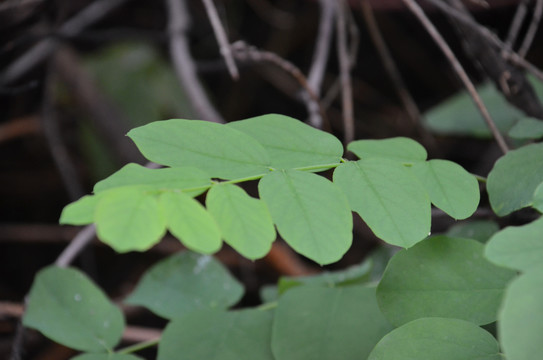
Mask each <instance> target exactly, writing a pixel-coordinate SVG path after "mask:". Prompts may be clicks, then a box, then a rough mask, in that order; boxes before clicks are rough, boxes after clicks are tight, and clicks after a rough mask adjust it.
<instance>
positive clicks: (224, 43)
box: [202, 0, 239, 80]
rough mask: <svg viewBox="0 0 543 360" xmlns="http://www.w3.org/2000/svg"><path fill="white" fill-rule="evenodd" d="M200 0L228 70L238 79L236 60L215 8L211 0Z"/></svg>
mask: <svg viewBox="0 0 543 360" xmlns="http://www.w3.org/2000/svg"><path fill="white" fill-rule="evenodd" d="M202 2H203V3H204V6H205V8H206V12H207V16H208V17H209V21H210V22H211V26H212V27H213V31H214V32H215V37H216V38H217V42H218V43H219V48H220V52H221V55H222V56H223V57H224V61H225V62H226V67H227V68H228V72H229V73H230V76H232V78H233V79H234V80H237V79H239V71H238V68H237V66H236V62H235V61H234V57H233V56H232V50H231V49H230V43H229V41H228V37H227V36H226V32H225V31H224V27H223V26H222V23H221V19H219V14H218V12H217V8H216V7H215V4H214V3H213V0H202Z"/></svg>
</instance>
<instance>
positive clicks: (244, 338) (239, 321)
mask: <svg viewBox="0 0 543 360" xmlns="http://www.w3.org/2000/svg"><path fill="white" fill-rule="evenodd" d="M272 319H273V312H270V311H260V310H240V311H229V312H225V311H210V310H208V311H198V312H194V313H191V314H188V315H186V316H184V317H182V318H180V319H176V320H173V321H172V322H170V324H168V326H167V327H166V329H165V330H164V333H163V334H162V338H161V340H160V345H159V347H158V358H157V359H158V360H172V359H179V358H183V359H184V360H202V359H205V360H253V359H258V360H273V359H274V358H273V355H272V353H271V348H270V336H271V323H272Z"/></svg>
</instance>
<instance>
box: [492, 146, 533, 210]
mask: <svg viewBox="0 0 543 360" xmlns="http://www.w3.org/2000/svg"><path fill="white" fill-rule="evenodd" d="M542 182H543V144H531V145H527V146H524V147H521V148H520V149H517V150H513V151H509V152H508V153H507V154H506V155H504V156H503V157H501V158H500V159H499V160H498V161H496V164H494V168H493V169H492V171H491V172H490V174H489V175H488V179H487V184H486V189H487V191H488V196H489V200H490V205H492V209H493V210H494V212H495V213H496V214H498V215H499V216H505V215H507V214H510V213H512V212H513V211H515V210H519V209H521V208H523V207H526V206H529V205H531V204H532V200H533V196H534V192H535V189H536V188H537V186H539V184H541V183H542Z"/></svg>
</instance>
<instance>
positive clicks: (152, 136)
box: [128, 119, 270, 180]
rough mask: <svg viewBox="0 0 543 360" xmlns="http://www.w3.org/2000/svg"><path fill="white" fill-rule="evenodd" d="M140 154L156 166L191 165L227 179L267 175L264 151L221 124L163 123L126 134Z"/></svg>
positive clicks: (187, 121)
mask: <svg viewBox="0 0 543 360" xmlns="http://www.w3.org/2000/svg"><path fill="white" fill-rule="evenodd" d="M128 136H129V137H130V138H131V139H132V140H134V142H135V143H136V145H137V146H138V148H139V150H140V151H141V152H142V154H143V155H144V156H145V157H146V158H147V159H149V160H151V161H153V162H156V163H157V164H161V165H167V166H172V167H175V166H193V167H197V168H199V169H202V170H204V171H205V172H207V173H208V174H209V175H210V176H211V177H217V178H221V179H226V180H231V179H237V178H244V177H250V176H257V175H263V174H265V173H267V172H269V166H270V160H269V157H268V153H267V152H266V150H265V149H264V148H263V147H262V145H260V144H259V143H258V142H257V141H256V140H255V139H254V138H252V137H251V136H249V135H247V134H244V133H242V132H241V131H238V130H235V129H234V128H232V127H228V126H225V125H222V124H216V123H212V122H208V121H198V120H180V119H174V120H164V121H156V122H153V123H150V124H147V125H145V126H141V127H138V128H135V129H132V130H130V132H128Z"/></svg>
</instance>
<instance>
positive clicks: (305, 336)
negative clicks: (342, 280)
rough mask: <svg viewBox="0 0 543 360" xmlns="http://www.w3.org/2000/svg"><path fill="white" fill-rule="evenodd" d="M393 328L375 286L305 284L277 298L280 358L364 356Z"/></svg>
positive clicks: (275, 346) (276, 351)
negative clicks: (377, 297)
mask: <svg viewBox="0 0 543 360" xmlns="http://www.w3.org/2000/svg"><path fill="white" fill-rule="evenodd" d="M391 329H392V327H391V326H390V324H389V323H388V322H387V321H386V320H385V318H384V317H383V315H381V312H380V311H379V308H378V307H377V302H376V301H375V289H374V288H368V287H363V286H349V287H341V288H325V287H311V286H301V287H297V288H294V289H292V290H290V291H288V292H286V293H285V294H284V295H283V296H282V297H281V298H280V300H279V305H278V307H277V309H276V310H275V319H274V322H273V330H272V351H273V355H274V356H275V358H276V359H280V360H314V359H319V360H335V359H342V360H348V359H353V360H354V359H366V358H367V356H368V354H369V353H370V351H371V350H372V349H373V347H374V346H375V344H376V343H377V342H378V341H379V340H380V339H381V337H383V336H384V335H385V334H386V333H387V332H389V331H390V330H391Z"/></svg>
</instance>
